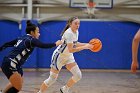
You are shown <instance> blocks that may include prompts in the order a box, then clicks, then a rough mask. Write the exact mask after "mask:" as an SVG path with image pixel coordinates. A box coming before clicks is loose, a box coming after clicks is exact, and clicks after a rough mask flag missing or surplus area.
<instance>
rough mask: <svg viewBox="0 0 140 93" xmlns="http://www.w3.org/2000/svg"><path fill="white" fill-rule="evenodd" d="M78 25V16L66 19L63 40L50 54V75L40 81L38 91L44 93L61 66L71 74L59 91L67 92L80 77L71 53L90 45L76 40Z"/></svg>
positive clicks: (53, 80)
mask: <svg viewBox="0 0 140 93" xmlns="http://www.w3.org/2000/svg"><path fill="white" fill-rule="evenodd" d="M79 26H80V20H79V19H78V17H72V18H70V19H69V20H68V22H67V25H66V27H65V29H64V31H63V32H62V34H61V35H62V40H63V41H64V42H63V44H62V45H59V46H58V47H57V48H56V50H55V51H54V53H53V55H52V63H51V70H50V76H49V78H48V79H46V80H45V81H44V82H43V83H42V85H41V88H40V90H39V92H38V93H44V92H45V93H46V91H47V89H48V87H50V86H51V85H52V84H53V83H54V82H55V81H56V79H57V77H58V74H59V72H60V70H61V68H62V67H63V66H65V67H66V68H67V70H69V71H70V72H71V73H72V74H73V76H72V77H71V78H70V79H69V80H68V82H67V83H66V85H65V86H63V87H62V88H60V91H61V93H69V92H68V91H69V89H70V88H71V87H72V86H73V85H74V84H75V83H77V82H78V81H79V80H80V79H81V78H82V74H81V71H80V69H79V67H78V65H77V63H76V62H75V59H74V56H73V53H74V52H78V51H81V50H84V49H90V48H91V47H92V45H90V44H88V43H80V42H78V34H79V32H78V29H79Z"/></svg>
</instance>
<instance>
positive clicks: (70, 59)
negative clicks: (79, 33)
mask: <svg viewBox="0 0 140 93" xmlns="http://www.w3.org/2000/svg"><path fill="white" fill-rule="evenodd" d="M74 62H75V59H74V56H73V54H72V53H71V54H69V53H68V54H66V53H58V52H54V53H53V55H52V60H51V67H52V68H54V69H56V70H61V68H62V67H63V66H64V65H66V64H69V63H74Z"/></svg>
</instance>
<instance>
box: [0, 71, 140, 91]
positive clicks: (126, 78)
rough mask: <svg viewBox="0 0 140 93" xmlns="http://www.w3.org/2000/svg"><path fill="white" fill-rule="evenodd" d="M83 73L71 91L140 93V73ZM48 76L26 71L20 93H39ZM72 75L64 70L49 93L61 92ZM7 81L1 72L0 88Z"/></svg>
mask: <svg viewBox="0 0 140 93" xmlns="http://www.w3.org/2000/svg"><path fill="white" fill-rule="evenodd" d="M82 73H83V78H82V79H81V80H80V81H79V82H78V83H77V84H76V85H74V87H73V88H71V90H70V93H140V73H138V74H131V73H130V72H129V71H100V70H82ZM48 76H49V71H28V72H27V71H24V86H23V89H22V91H21V92H20V93H37V91H38V89H39V87H40V85H41V83H42V82H43V81H44V80H45V79H46V78H48ZM70 77H71V73H69V72H68V71H66V70H62V71H61V72H60V74H59V77H58V80H57V81H56V82H55V84H53V85H52V86H51V87H50V88H49V90H48V92H47V93H60V91H59V89H60V87H61V86H63V85H64V84H65V82H66V81H67V80H68V79H69V78H70ZM7 82H8V81H7V79H6V78H5V76H4V74H3V73H2V72H0V89H3V88H4V86H5V85H6V84H7Z"/></svg>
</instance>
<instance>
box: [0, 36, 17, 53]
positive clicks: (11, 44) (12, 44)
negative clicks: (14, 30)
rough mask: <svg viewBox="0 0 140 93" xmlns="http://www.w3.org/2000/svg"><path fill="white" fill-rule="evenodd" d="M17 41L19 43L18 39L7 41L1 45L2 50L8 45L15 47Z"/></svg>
mask: <svg viewBox="0 0 140 93" xmlns="http://www.w3.org/2000/svg"><path fill="white" fill-rule="evenodd" d="M16 43H17V39H15V40H12V41H10V42H7V43H5V44H3V45H2V46H1V47H0V51H2V50H4V49H6V48H7V47H13V46H14V45H15V44H16Z"/></svg>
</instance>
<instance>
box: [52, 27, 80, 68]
mask: <svg viewBox="0 0 140 93" xmlns="http://www.w3.org/2000/svg"><path fill="white" fill-rule="evenodd" d="M78 35H79V32H78V31H76V33H74V32H73V31H72V30H71V28H68V29H67V30H66V31H65V32H64V34H63V36H62V40H63V41H64V42H63V44H62V45H59V46H58V47H57V48H56V49H55V51H54V53H53V56H52V64H51V67H52V66H53V65H54V66H53V67H55V68H56V69H58V70H60V69H61V67H62V66H63V65H66V64H68V63H72V62H75V59H74V56H73V53H70V52H69V50H68V47H67V44H68V43H73V44H74V46H73V47H76V43H77V42H78Z"/></svg>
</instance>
